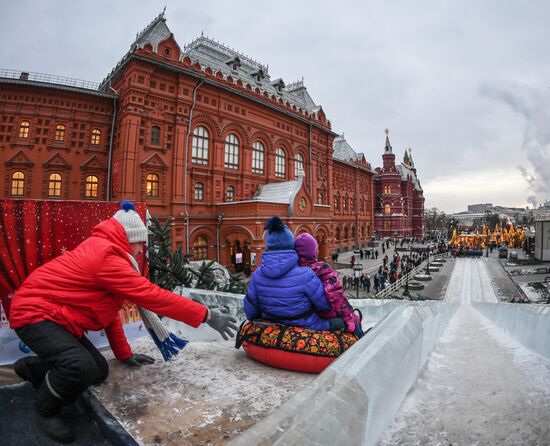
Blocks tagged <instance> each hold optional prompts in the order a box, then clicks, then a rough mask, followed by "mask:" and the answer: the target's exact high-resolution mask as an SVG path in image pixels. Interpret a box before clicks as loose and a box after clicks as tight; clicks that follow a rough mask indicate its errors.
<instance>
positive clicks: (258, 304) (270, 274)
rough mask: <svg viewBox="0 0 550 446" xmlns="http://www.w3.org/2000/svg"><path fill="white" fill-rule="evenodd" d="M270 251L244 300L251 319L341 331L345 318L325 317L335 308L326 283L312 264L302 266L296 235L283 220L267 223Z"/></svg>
mask: <svg viewBox="0 0 550 446" xmlns="http://www.w3.org/2000/svg"><path fill="white" fill-rule="evenodd" d="M265 229H266V230H267V236H266V247H267V251H266V252H264V253H263V254H262V260H261V265H260V267H259V268H258V269H257V270H256V271H254V274H253V275H252V279H251V280H250V284H249V285H248V292H247V294H246V296H245V299H244V311H245V313H246V317H247V318H248V320H253V319H257V318H262V319H269V320H273V321H277V322H282V323H285V324H288V325H295V326H299V327H305V328H311V329H313V330H333V331H334V330H341V329H344V328H345V323H344V321H343V320H342V319H321V318H320V317H319V313H327V312H329V311H331V306H330V305H329V303H328V301H327V298H326V295H325V290H324V287H323V284H322V283H321V281H320V280H319V278H318V277H317V275H316V274H315V273H314V272H313V271H312V270H311V269H310V268H308V267H305V266H299V265H298V254H296V251H295V250H294V236H293V235H292V232H290V229H288V227H286V226H285V225H284V224H283V222H282V221H281V219H279V218H278V217H272V218H271V219H270V220H269V221H268V222H267V223H266V225H265Z"/></svg>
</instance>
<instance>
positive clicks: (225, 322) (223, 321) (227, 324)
mask: <svg viewBox="0 0 550 446" xmlns="http://www.w3.org/2000/svg"><path fill="white" fill-rule="evenodd" d="M235 322H237V319H235V318H234V317H231V316H229V315H227V314H223V313H222V312H220V311H218V310H210V320H209V321H207V322H206V323H207V324H208V325H210V326H211V327H212V328H213V329H214V330H216V331H218V332H219V333H220V334H221V335H222V337H223V338H224V339H225V340H226V341H227V340H228V339H229V337H231V338H233V337H235V333H234V332H233V331H237V330H238V329H239V327H237V326H236V325H235ZM231 330H233V331H231ZM228 336H229V337H228Z"/></svg>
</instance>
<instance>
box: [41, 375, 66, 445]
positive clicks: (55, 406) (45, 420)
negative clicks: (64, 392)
mask: <svg viewBox="0 0 550 446" xmlns="http://www.w3.org/2000/svg"><path fill="white" fill-rule="evenodd" d="M64 404H65V403H64V401H63V400H62V399H61V398H58V397H57V396H55V395H53V394H52V392H51V391H50V389H49V382H48V378H47V377H46V379H44V382H43V383H42V385H41V386H40V387H39V389H38V392H37V395H36V401H35V405H34V407H35V409H36V412H37V413H38V423H39V425H40V428H41V429H42V431H43V432H44V433H45V434H46V435H47V436H48V437H50V438H52V439H53V440H55V441H57V442H59V443H63V444H67V443H72V442H73V441H74V440H75V436H74V432H73V429H72V427H71V426H70V425H69V424H68V423H67V422H66V421H65V420H64V419H63V418H61V414H60V411H61V407H63V406H64Z"/></svg>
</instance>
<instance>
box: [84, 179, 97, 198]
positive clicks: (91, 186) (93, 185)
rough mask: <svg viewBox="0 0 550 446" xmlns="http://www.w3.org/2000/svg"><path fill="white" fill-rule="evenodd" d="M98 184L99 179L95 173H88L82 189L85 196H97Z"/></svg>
mask: <svg viewBox="0 0 550 446" xmlns="http://www.w3.org/2000/svg"><path fill="white" fill-rule="evenodd" d="M98 184H99V181H98V179H97V177H96V176H95V175H88V176H87V177H86V184H85V189H84V196H85V197H86V198H97V197H98V189H97V188H98Z"/></svg>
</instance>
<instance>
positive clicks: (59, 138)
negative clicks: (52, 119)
mask: <svg viewBox="0 0 550 446" xmlns="http://www.w3.org/2000/svg"><path fill="white" fill-rule="evenodd" d="M64 141H65V126H64V125H63V124H58V125H57V127H56V128H55V142H64Z"/></svg>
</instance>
